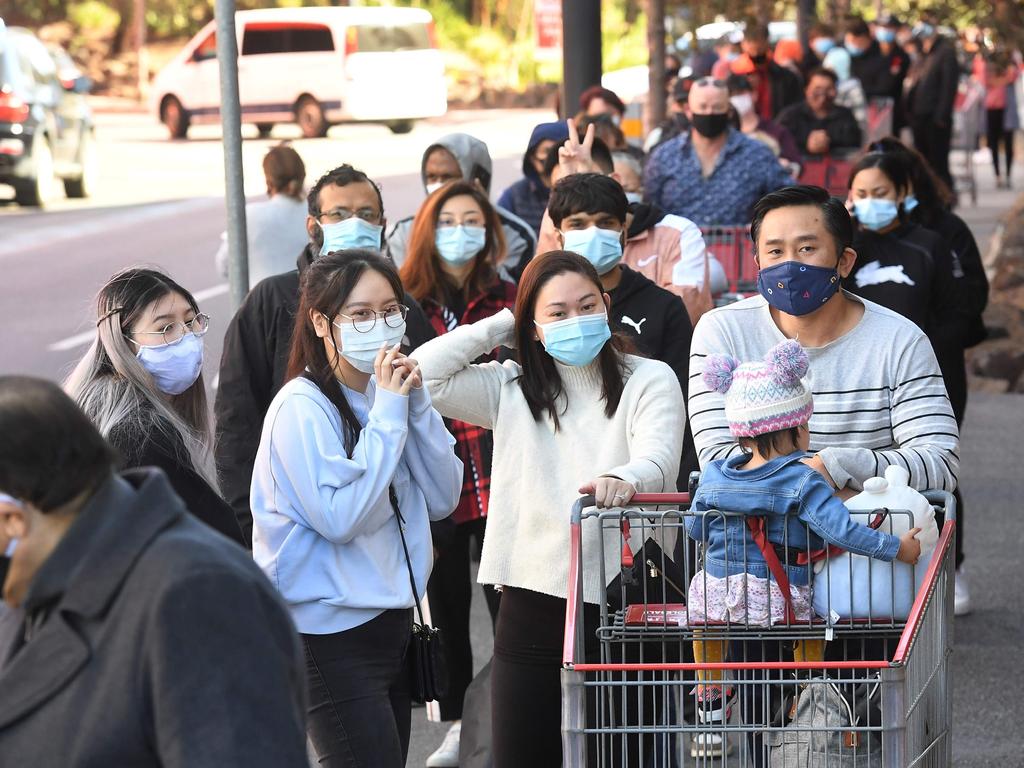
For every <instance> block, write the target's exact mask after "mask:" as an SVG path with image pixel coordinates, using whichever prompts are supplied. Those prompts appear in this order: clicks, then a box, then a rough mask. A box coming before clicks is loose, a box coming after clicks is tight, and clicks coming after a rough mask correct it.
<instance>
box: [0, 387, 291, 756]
mask: <svg viewBox="0 0 1024 768" xmlns="http://www.w3.org/2000/svg"><path fill="white" fill-rule="evenodd" d="M0 434H3V436H4V439H3V441H2V443H0V542H3V541H7V540H11V539H14V540H16V541H17V547H16V548H15V549H14V550H13V552H10V554H11V558H10V570H9V571H8V573H7V577H6V580H5V583H4V595H3V598H4V601H5V602H6V604H7V606H8V608H10V609H12V612H11V613H9V614H8V617H12V616H13V617H14V618H17V619H20V621H19V626H18V631H17V633H16V634H15V635H14V637H13V639H11V638H9V639H8V642H7V643H6V645H7V647H6V648H4V649H3V650H4V652H3V654H2V656H0V691H3V694H2V695H0V755H3V758H2V762H3V763H4V764H5V765H11V764H15V765H24V766H87V765H92V766H101V765H102V766H129V765H130V766H136V767H137V768H158V767H160V766H162V767H166V766H186V765H187V766H190V767H192V768H224V767H225V766H252V768H305V766H308V765H309V762H308V758H307V756H306V739H305V734H304V733H303V730H304V721H305V712H304V705H305V698H306V696H305V685H304V679H303V678H304V675H303V665H302V657H301V655H300V651H299V643H298V640H297V638H296V636H295V628H294V627H293V626H292V623H291V620H290V619H289V617H288V612H287V610H286V608H285V606H284V605H283V603H282V602H281V599H280V598H279V597H278V595H277V594H276V593H275V590H274V588H273V587H272V586H271V585H270V583H269V582H268V581H267V579H266V578H265V577H264V576H263V574H262V573H261V572H260V570H259V569H258V568H257V567H256V566H255V565H254V564H253V562H252V558H250V557H249V555H248V553H247V552H245V550H243V549H242V548H241V547H239V546H238V545H236V544H234V543H232V542H230V541H228V540H227V539H225V538H224V537H223V536H219V535H217V534H215V533H212V532H211V531H210V529H209V528H208V527H207V526H206V525H204V524H203V523H201V522H199V521H198V520H197V519H196V518H195V516H194V515H192V514H189V511H188V509H187V508H186V505H185V502H184V501H183V500H182V499H181V498H180V497H179V496H178V495H177V494H176V493H175V490H174V488H173V487H172V485H171V483H170V482H169V481H168V477H167V475H165V474H164V472H163V471H161V470H160V469H157V468H153V467H143V468H136V469H129V470H119V469H118V468H117V466H116V465H117V463H118V459H117V456H116V455H115V451H114V450H113V449H112V448H111V446H110V444H109V443H108V442H107V441H106V440H104V438H103V436H102V435H101V434H100V432H99V430H98V429H97V427H96V424H95V422H94V421H92V420H91V419H90V418H89V417H88V416H87V415H86V414H84V413H83V412H82V410H81V409H80V408H79V407H78V406H77V405H76V404H75V402H74V401H73V400H72V399H71V398H70V397H68V395H67V394H66V393H65V392H63V391H61V389H60V387H59V386H57V385H56V384H54V383H53V382H49V381H44V380H42V379H36V378H30V377H22V376H0ZM0 645H4V641H3V640H2V639H0Z"/></svg>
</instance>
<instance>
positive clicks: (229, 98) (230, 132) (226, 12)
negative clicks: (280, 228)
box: [214, 0, 249, 311]
mask: <svg viewBox="0 0 1024 768" xmlns="http://www.w3.org/2000/svg"><path fill="white" fill-rule="evenodd" d="M214 15H215V18H216V20H217V61H219V62H220V124H221V128H222V130H223V133H224V191H225V202H226V203H227V214H228V227H227V232H228V282H229V284H230V285H231V308H232V311H233V310H235V309H237V308H238V305H239V304H241V303H242V300H243V299H244V298H245V294H246V293H248V292H249V249H248V240H247V238H246V233H245V184H244V178H243V176H242V108H241V105H240V104H239V101H238V41H237V39H236V37H235V0H216V5H215V6H214Z"/></svg>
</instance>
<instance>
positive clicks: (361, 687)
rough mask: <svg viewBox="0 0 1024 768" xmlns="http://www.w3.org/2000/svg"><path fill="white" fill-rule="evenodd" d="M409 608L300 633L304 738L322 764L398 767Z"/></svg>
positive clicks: (407, 709) (408, 712) (404, 750)
mask: <svg viewBox="0 0 1024 768" xmlns="http://www.w3.org/2000/svg"><path fill="white" fill-rule="evenodd" d="M411 632H412V609H411V608H405V609H396V610H388V611H384V613H382V614H380V615H379V616H377V617H376V618H374V619H371V620H370V621H368V622H366V623H365V624H363V625H361V626H358V627H355V628H354V629H349V630H346V631H344V632H338V633H336V634H333V635H302V644H303V646H304V648H305V652H306V670H307V674H308V676H309V724H308V726H307V728H308V731H309V738H310V740H311V741H312V742H313V748H314V749H315V750H316V754H317V758H318V761H319V763H320V765H325V766H329V768H401V766H404V765H405V758H406V756H407V755H408V753H409V729H410V725H411V719H412V704H411V702H410V699H409V672H408V667H407V666H406V651H407V650H408V647H409V637H410V635H411Z"/></svg>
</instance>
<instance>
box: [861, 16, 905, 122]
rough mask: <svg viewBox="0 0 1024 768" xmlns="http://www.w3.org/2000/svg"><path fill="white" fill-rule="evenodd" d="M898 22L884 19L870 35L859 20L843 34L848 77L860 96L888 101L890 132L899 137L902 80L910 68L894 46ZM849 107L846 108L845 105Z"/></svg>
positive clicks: (869, 31) (899, 49)
mask: <svg viewBox="0 0 1024 768" xmlns="http://www.w3.org/2000/svg"><path fill="white" fill-rule="evenodd" d="M898 28H899V21H897V20H896V19H894V18H893V17H891V16H884V17H882V18H880V19H878V20H877V21H875V23H874V34H873V35H872V30H871V29H870V28H869V27H868V25H867V24H866V23H865V22H864V21H863V20H862V19H855V20H854V21H853V23H851V24H850V25H849V26H848V27H847V30H846V50H847V51H849V53H850V57H851V60H850V74H851V75H852V76H853V77H855V78H856V79H857V80H859V81H860V84H861V86H862V87H863V89H864V96H865V97H866V98H867V99H868V101H872V100H874V99H887V100H891V103H892V106H893V124H892V132H893V133H894V134H895V135H899V131H900V129H901V128H902V127H903V126H904V124H905V117H904V113H903V80H904V78H905V77H906V76H907V70H908V69H909V68H910V59H909V57H908V56H907V54H906V53H904V52H903V50H902V49H901V48H900V47H899V46H898V45H896V30H897V29H898ZM847 106H849V105H847Z"/></svg>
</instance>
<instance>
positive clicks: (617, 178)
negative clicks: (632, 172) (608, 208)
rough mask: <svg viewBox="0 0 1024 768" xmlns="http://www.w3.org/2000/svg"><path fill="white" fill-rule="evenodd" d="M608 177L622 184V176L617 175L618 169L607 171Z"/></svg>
mask: <svg viewBox="0 0 1024 768" xmlns="http://www.w3.org/2000/svg"><path fill="white" fill-rule="evenodd" d="M608 178H609V179H615V180H616V181H617V182H619V186H622V177H621V176H620V175H619V172H618V171H612V172H611V173H609V174H608Z"/></svg>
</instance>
